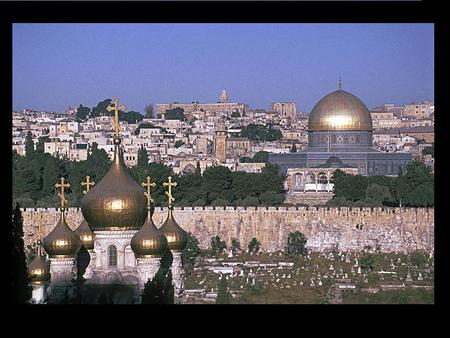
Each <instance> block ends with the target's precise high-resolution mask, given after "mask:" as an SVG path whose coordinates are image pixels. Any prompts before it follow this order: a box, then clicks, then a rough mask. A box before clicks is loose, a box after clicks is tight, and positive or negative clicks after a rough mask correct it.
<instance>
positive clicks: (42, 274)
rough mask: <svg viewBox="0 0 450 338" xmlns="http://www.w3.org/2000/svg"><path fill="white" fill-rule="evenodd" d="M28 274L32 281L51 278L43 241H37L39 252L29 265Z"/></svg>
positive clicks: (37, 281) (43, 280)
mask: <svg viewBox="0 0 450 338" xmlns="http://www.w3.org/2000/svg"><path fill="white" fill-rule="evenodd" d="M28 274H29V276H30V278H31V281H32V282H35V283H43V282H46V281H48V280H49V279H50V271H49V268H48V265H47V262H46V260H45V256H43V255H42V242H41V241H38V242H37V252H36V256H34V259H33V261H32V262H31V263H30V265H28Z"/></svg>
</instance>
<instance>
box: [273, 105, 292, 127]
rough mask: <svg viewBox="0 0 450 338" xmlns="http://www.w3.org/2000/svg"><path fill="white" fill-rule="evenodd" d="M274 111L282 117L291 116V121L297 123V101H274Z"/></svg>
mask: <svg viewBox="0 0 450 338" xmlns="http://www.w3.org/2000/svg"><path fill="white" fill-rule="evenodd" d="M271 108H272V111H273V112H276V113H277V114H279V116H280V117H282V118H286V117H289V118H290V120H291V123H297V106H296V105H295V102H274V103H272V105H271Z"/></svg>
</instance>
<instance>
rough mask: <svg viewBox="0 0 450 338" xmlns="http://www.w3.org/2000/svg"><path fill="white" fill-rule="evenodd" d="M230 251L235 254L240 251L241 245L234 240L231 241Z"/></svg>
mask: <svg viewBox="0 0 450 338" xmlns="http://www.w3.org/2000/svg"><path fill="white" fill-rule="evenodd" d="M231 249H232V250H233V253H236V252H238V251H240V250H241V244H240V243H239V241H238V240H237V239H236V238H232V239H231Z"/></svg>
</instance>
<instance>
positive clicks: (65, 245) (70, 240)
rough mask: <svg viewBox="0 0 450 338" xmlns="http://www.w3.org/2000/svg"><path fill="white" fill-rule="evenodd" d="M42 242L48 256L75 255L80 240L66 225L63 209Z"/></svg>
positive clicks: (78, 248) (65, 256)
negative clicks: (56, 222)
mask: <svg viewBox="0 0 450 338" xmlns="http://www.w3.org/2000/svg"><path fill="white" fill-rule="evenodd" d="M43 242H44V249H45V251H46V252H47V253H48V255H49V256H50V258H68V257H76V255H77V253H78V251H79V250H80V247H81V240H80V238H79V237H78V236H77V234H75V232H73V231H72V229H70V228H69V226H68V225H67V222H66V216H65V215H64V209H62V210H61V217H60V218H59V221H58V224H56V226H55V228H54V229H53V230H52V231H51V232H50V233H49V234H48V235H47V236H46V237H45V238H44V241H43Z"/></svg>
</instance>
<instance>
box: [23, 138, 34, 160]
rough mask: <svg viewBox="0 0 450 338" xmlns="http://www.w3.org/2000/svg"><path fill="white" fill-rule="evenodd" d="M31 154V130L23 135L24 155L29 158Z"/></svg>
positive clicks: (32, 145) (32, 146) (32, 149)
mask: <svg viewBox="0 0 450 338" xmlns="http://www.w3.org/2000/svg"><path fill="white" fill-rule="evenodd" d="M33 155H34V142H33V134H31V131H28V133H27V136H26V137H25V156H26V158H27V159H30V158H31V157H32V156H33Z"/></svg>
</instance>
